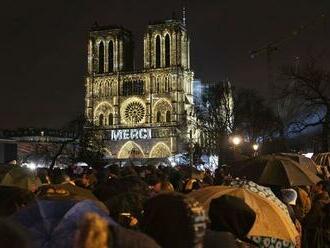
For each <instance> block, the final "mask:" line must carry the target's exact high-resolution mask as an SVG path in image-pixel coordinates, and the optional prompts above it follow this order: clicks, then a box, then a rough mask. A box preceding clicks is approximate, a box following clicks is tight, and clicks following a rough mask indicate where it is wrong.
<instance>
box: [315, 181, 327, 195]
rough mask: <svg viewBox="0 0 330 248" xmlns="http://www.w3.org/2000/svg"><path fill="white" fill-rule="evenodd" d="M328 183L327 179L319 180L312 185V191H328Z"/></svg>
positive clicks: (316, 192)
mask: <svg viewBox="0 0 330 248" xmlns="http://www.w3.org/2000/svg"><path fill="white" fill-rule="evenodd" d="M329 191H330V190H329V183H328V182H327V181H324V180H322V181H319V182H318V183H317V184H316V185H315V186H314V187H313V192H314V193H315V194H321V193H324V192H329Z"/></svg>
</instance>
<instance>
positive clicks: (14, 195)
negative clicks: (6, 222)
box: [0, 185, 35, 217]
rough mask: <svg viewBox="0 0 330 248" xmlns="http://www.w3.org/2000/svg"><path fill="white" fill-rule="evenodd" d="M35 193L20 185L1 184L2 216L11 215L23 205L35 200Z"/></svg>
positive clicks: (0, 211) (0, 203) (0, 212)
mask: <svg viewBox="0 0 330 248" xmlns="http://www.w3.org/2000/svg"><path fill="white" fill-rule="evenodd" d="M34 199H35V197H34V194H33V193H32V192H31V191H29V190H27V189H22V188H18V187H10V186H2V185H1V186H0V217H5V216H10V215H12V214H13V213H15V212H16V211H17V210H18V209H19V208H21V207H22V206H26V205H27V204H28V203H29V202H32V201H34Z"/></svg>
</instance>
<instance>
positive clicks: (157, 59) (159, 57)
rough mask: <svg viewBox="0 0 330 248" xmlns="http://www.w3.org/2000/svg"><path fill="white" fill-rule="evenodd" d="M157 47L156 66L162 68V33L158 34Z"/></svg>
mask: <svg viewBox="0 0 330 248" xmlns="http://www.w3.org/2000/svg"><path fill="white" fill-rule="evenodd" d="M155 47H156V68H160V61H161V56H160V54H161V48H160V47H161V45H160V35H156V39H155Z"/></svg>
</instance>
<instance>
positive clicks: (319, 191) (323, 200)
mask: <svg viewBox="0 0 330 248" xmlns="http://www.w3.org/2000/svg"><path fill="white" fill-rule="evenodd" d="M327 187H328V183H327V182H326V181H320V182H318V183H317V184H316V185H315V186H314V187H313V193H314V197H313V201H312V207H311V210H310V211H309V212H308V214H307V215H306V216H305V218H304V220H303V239H302V244H303V247H304V248H312V247H313V248H321V247H323V235H322V233H323V232H325V231H326V229H323V226H322V222H323V220H324V217H325V216H324V215H325V213H324V211H323V208H324V207H325V206H326V205H327V204H329V203H330V197H329V194H328V190H327Z"/></svg>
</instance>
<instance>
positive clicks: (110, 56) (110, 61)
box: [108, 40, 113, 72]
mask: <svg viewBox="0 0 330 248" xmlns="http://www.w3.org/2000/svg"><path fill="white" fill-rule="evenodd" d="M108 66H109V72H113V41H112V40H111V41H109V46H108Z"/></svg>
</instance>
